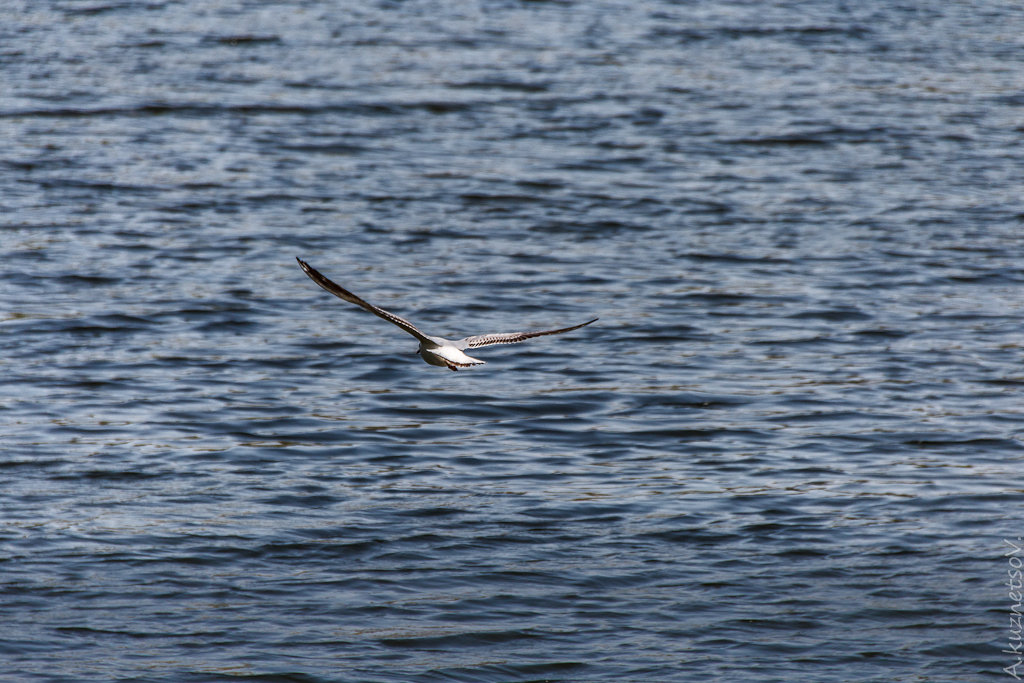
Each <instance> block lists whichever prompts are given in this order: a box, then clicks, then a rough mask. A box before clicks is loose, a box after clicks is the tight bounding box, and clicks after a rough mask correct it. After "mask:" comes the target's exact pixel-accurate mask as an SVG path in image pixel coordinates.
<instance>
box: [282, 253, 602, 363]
mask: <svg viewBox="0 0 1024 683" xmlns="http://www.w3.org/2000/svg"><path fill="white" fill-rule="evenodd" d="M296 260H297V261H298V262H299V265H300V266H301V267H302V270H303V271H304V272H305V273H306V275H308V276H309V279H310V280H312V281H313V282H315V283H316V284H318V285H319V286H320V287H321V288H323V289H324V290H326V291H328V292H330V293H331V294H333V295H334V296H336V297H338V298H339V299H344V300H345V301H348V302H349V303H353V304H355V305H357V306H359V307H361V308H363V309H365V310H367V311H369V312H370V313H373V314H374V315H376V316H378V317H380V318H384V319H385V320H387V321H388V322H389V323H391V324H392V325H397V326H398V327H401V328H402V329H403V330H405V331H406V332H408V333H409V334H411V335H412V336H414V337H416V339H418V340H419V342H420V346H419V348H418V349H416V353H418V354H419V356H420V358H422V359H423V360H424V361H425V362H426V363H429V364H430V365H436V366H438V367H442V368H448V369H449V370H458V369H459V368H468V367H471V366H473V365H483V364H484V361H482V360H480V359H479V358H473V357H472V356H470V355H468V354H466V353H465V350H466V349H475V348H479V347H481V346H493V345H494V344H514V343H516V342H521V341H525V340H527V339H532V338H533V337H540V336H543V335H546V334H561V333H563V332H571V331H572V330H576V329H579V328H581V327H583V326H585V325H589V324H590V323H592V322H594V321H596V320H597V318H594V320H588V321H587V322H585V323H580V324H579V325H573V326H572V327H565V328H562V329H560V330H540V331H537V332H502V333H498V334H481V335H476V336H473V337H466V338H464V339H458V340H455V341H452V340H450V339H445V338H444V337H434V336H431V335H429V334H424V333H423V332H421V331H420V330H419V328H417V327H416V326H415V325H413V324H412V323H411V322H409V321H408V320H406V319H404V318H400V317H398V316H397V315H395V314H394V313H389V312H388V311H385V310H384V309H383V308H377V307H376V306H374V305H373V304H371V303H368V302H366V301H364V300H362V299H360V298H359V297H358V296H356V295H355V294H353V293H352V292H350V291H348V290H347V289H345V288H344V287H341V286H340V285H338V284H336V283H334V282H332V281H331V280H328V279H327V278H326V277H324V276H323V275H321V274H320V272H319V271H317V270H316V269H315V268H313V267H312V266H310V265H309V264H308V263H306V262H305V261H303V260H302V259H300V258H296Z"/></svg>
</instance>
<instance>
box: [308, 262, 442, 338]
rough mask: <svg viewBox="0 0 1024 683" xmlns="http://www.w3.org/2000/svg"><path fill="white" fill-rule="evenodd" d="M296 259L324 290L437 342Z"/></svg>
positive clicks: (421, 336) (415, 335) (407, 322)
mask: <svg viewBox="0 0 1024 683" xmlns="http://www.w3.org/2000/svg"><path fill="white" fill-rule="evenodd" d="M295 260H296V261H298V262H299V265H300V266H302V270H303V272H305V273H306V275H308V276H309V279H310V280H312V281H313V282H315V283H317V284H318V285H320V287H322V288H323V289H324V290H326V291H328V292H330V293H331V294H333V295H334V296H336V297H338V298H339V299H344V300H345V301H347V302H349V303H352V304H355V305H356V306H360V307H362V308H365V309H366V310H368V311H369V312H370V313H373V314H374V315H376V316H379V317H381V318H384V319H385V320H387V321H388V322H389V323H391V324H393V325H397V326H399V327H401V328H402V329H403V330H405V331H406V332H408V333H409V334H411V335H412V336H414V337H416V338H417V339H419V340H420V341H421V342H425V343H427V344H435V342H434V341H433V340H432V339H430V338H429V337H427V335H425V334H423V333H422V332H420V331H419V329H417V327H416V326H415V325H413V324H412V323H411V322H409V321H408V320H406V319H405V318H400V317H398V316H397V315H395V314H394V313H389V312H387V311H385V310H384V309H383V308H377V307H376V306H374V305H373V304H371V303H369V302H367V301H363V300H362V299H360V298H359V297H358V296H356V295H355V294H353V293H352V292H350V291H348V290H347V289H345V288H344V287H342V286H341V285H339V284H337V283H335V282H332V281H330V280H328V279H327V278H326V277H324V276H323V275H321V274H320V271H318V270H317V269H316V268H314V267H313V266H311V265H309V264H308V263H306V262H305V261H303V260H302V259H300V258H299V257H297V256H296V257H295Z"/></svg>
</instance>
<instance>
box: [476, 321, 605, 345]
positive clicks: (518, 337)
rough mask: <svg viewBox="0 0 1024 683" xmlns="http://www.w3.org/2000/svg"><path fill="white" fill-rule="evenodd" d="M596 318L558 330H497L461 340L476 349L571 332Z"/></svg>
mask: <svg viewBox="0 0 1024 683" xmlns="http://www.w3.org/2000/svg"><path fill="white" fill-rule="evenodd" d="M597 320H598V319H597V318H594V319H593V320H588V321H587V322H585V323H580V324H579V325H573V326H572V327H563V328H562V329H560V330H543V331H540V332H499V333H498V334H479V335H477V336H475V337H466V338H465V339H463V340H461V342H462V343H463V344H465V345H466V348H468V349H478V348H480V347H481V346H493V345H494V344H515V343H517V342H521V341H526V340H527V339H533V338H534V337H542V336H544V335H545V334H562V333H563V332H572V331H573V330H578V329H580V328H581V327H584V326H586V325H589V324H590V323H592V322H596V321H597Z"/></svg>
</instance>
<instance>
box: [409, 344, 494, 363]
mask: <svg viewBox="0 0 1024 683" xmlns="http://www.w3.org/2000/svg"><path fill="white" fill-rule="evenodd" d="M430 339H431V342H434V343H436V344H437V345H436V346H432V345H430V344H427V343H424V342H420V348H419V350H418V351H417V353H418V354H420V357H421V358H423V360H425V361H426V362H427V363H430V364H431V365H437V366H439V367H442V368H450V367H452V366H453V365H454V366H455V367H456V368H468V367H470V366H472V365H483V364H484V363H486V362H487V361H482V360H480V359H479V358H473V357H472V356H467V355H466V354H465V353H463V352H462V349H460V348H458V347H457V346H456V345H455V342H451V341H448V340H447V339H441V338H440V337H431V338H430ZM452 369H453V370H454V369H455V368H452Z"/></svg>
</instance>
